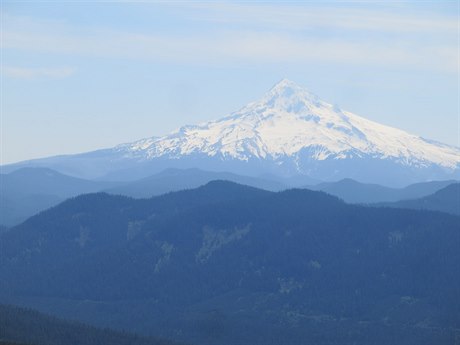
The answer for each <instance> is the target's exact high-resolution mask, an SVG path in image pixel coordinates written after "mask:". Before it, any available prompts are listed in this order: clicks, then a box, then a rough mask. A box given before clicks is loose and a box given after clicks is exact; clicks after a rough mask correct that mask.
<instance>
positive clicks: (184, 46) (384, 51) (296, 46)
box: [3, 30, 458, 74]
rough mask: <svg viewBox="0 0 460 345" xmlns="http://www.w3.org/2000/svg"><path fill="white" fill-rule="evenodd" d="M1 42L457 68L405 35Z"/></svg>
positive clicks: (189, 58)
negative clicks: (383, 38) (387, 37)
mask: <svg viewBox="0 0 460 345" xmlns="http://www.w3.org/2000/svg"><path fill="white" fill-rule="evenodd" d="M3 47H4V49H18V50H26V51H33V52H42V53H49V52H51V53H57V54H71V55H75V54H77V55H82V56H90V57H105V58H128V59H141V60H151V61H163V62H165V61H166V62H175V63H186V64H187V63H192V64H193V63H195V64H196V63H208V64H209V63H211V64H220V63H299V62H300V63H302V62H310V61H312V62H317V61H328V62H335V63H346V64H368V65H378V66H404V67H411V68H418V69H429V70H438V71H443V72H455V73H456V72H457V58H458V56H457V54H458V52H457V47H456V46H450V45H447V44H437V43H432V44H431V45H430V44H429V43H426V44H423V45H420V44H416V43H414V42H411V41H407V40H404V39H400V40H393V41H383V42H382V41H380V42H374V41H372V40H365V41H358V40H345V39H327V40H322V39H318V38H316V39H313V38H309V37H298V36H296V35H289V34H282V33H281V34H280V33H276V34H274V33H270V32H254V31H227V32H221V33H218V34H208V35H206V36H203V35H188V36H186V37H184V36H179V35H176V36H172V35H153V34H150V35H145V34H133V33H124V32H117V31H108V30H104V31H99V32H92V33H91V34H79V35H77V34H59V33H56V32H38V33H37V32H24V31H22V32H10V31H8V30H5V31H4V33H3ZM17 74H20V73H17ZM25 74H27V73H25ZM64 74H65V73H64Z"/></svg>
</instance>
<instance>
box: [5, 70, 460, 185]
mask: <svg viewBox="0 0 460 345" xmlns="http://www.w3.org/2000/svg"><path fill="white" fill-rule="evenodd" d="M24 166H28V167H31V166H40V167H48V168H51V169H54V170H57V171H59V172H62V173H64V174H68V175H72V176H77V177H84V178H105V179H111V180H115V181H119V180H134V179H138V178H143V177H146V176H149V175H152V174H154V173H157V172H159V171H161V170H164V169H167V168H179V169H184V168H200V169H204V170H209V171H227V172H231V173H236V174H243V175H252V176H260V175H267V174H268V175H271V176H277V178H278V177H281V178H284V177H293V178H294V177H295V178H297V177H299V176H300V177H301V179H302V180H303V181H307V180H308V181H313V180H315V181H318V180H323V181H336V180H340V179H343V178H353V179H355V180H358V181H361V182H367V183H380V184H385V185H389V186H390V185H391V186H403V185H407V184H410V183H415V182H422V181H427V180H445V179H460V149H459V148H457V147H452V146H448V145H444V144H441V143H438V142H434V141H430V140H427V139H423V138H421V137H419V136H416V135H413V134H409V133H407V132H405V131H402V130H399V129H396V128H392V127H388V126H384V125H381V124H378V123H376V122H373V121H370V120H367V119H365V118H362V117H360V116H358V115H355V114H353V113H350V112H348V111H345V110H342V109H339V108H338V107H337V106H333V105H331V104H329V103H327V102H324V101H322V100H320V99H319V98H318V97H316V96H315V95H313V94H312V93H310V92H308V91H307V90H305V89H304V88H302V87H300V86H299V85H297V84H295V83H294V82H292V81H289V80H286V79H284V80H282V81H280V82H279V83H277V84H276V85H275V86H274V87H273V88H272V89H271V90H270V91H268V92H267V93H266V94H265V95H264V96H263V97H262V98H261V99H260V100H258V101H255V102H252V103H250V104H248V105H247V106H245V107H243V108H242V109H240V110H239V111H236V112H234V113H232V114H230V115H228V116H225V117H223V118H221V119H219V120H216V121H211V122H207V123H202V124H199V125H192V126H184V127H182V128H180V129H179V130H177V131H175V132H173V133H171V134H169V135H166V136H163V137H152V138H147V139H143V140H139V141H136V142H134V143H128V144H122V145H118V146H116V147H114V148H110V149H105V150H98V151H93V152H87V153H83V154H78V155H68V156H56V157H48V158H43V159H38V160H32V161H26V162H20V163H17V164H14V165H10V166H3V167H2V171H3V172H8V171H12V170H14V169H17V168H19V167H24ZM309 183H310V182H309Z"/></svg>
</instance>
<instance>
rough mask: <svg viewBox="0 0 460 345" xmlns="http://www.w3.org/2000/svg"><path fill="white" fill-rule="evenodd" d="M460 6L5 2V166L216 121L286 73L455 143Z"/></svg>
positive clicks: (332, 97) (353, 107) (375, 115)
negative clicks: (187, 125) (188, 125)
mask: <svg viewBox="0 0 460 345" xmlns="http://www.w3.org/2000/svg"><path fill="white" fill-rule="evenodd" d="M458 6H459V5H458V2H457V1H432V2H426V1H404V2H395V1H385V2H378V1H362V2H361V1H354V2H344V1H341V2H338V1H322V2H314V1H303V2H301V1H297V2H275V1H270V2H267V1H265V2H263V1H239V2H210V1H208V2H198V1H168V2H164V1H163V2H161V1H157V2H153V1H142V2H136V1H116V2H113V1H111V2H109V1H98V2H92V1H24V2H21V1H17V0H15V1H8V0H3V2H2V8H1V15H2V18H1V19H2V20H1V23H2V37H1V43H2V64H1V67H2V68H1V79H2V90H1V93H2V119H1V120H2V122H1V144H2V147H1V161H0V163H1V164H6V163H11V162H16V161H20V160H25V159H31V158H38V157H44V156H50V155H57V154H66V153H77V152H84V151H89V150H94V149H98V148H105V147H111V146H114V145H116V144H119V143H124V142H129V141H134V140H137V139H140V138H144V137H149V136H159V135H163V134H167V133H168V132H170V131H172V130H174V129H175V128H177V127H180V126H182V125H184V124H192V123H197V122H202V121H207V120H212V119H216V118H219V117H221V116H223V115H226V114H227V113H229V112H232V111H234V110H237V109H239V108H240V107H241V106H243V105H245V104H246V103H247V102H249V101H252V100H255V99H257V98H259V97H260V96H261V95H262V94H263V93H264V92H265V91H267V90H268V89H269V88H270V87H271V86H272V85H273V84H274V83H276V82H277V81H278V80H280V79H282V78H288V79H291V80H293V81H296V82H297V83H299V84H301V85H303V86H305V87H307V88H308V89H309V90H310V91H311V92H313V93H315V94H317V95H318V96H319V97H320V98H322V99H324V100H325V101H328V102H330V103H336V104H338V105H339V106H340V107H341V108H343V109H346V110H349V111H352V112H354V113H356V114H358V115H361V116H363V117H366V118H369V119H371V120H374V121H377V122H380V123H383V124H387V125H391V126H394V127H398V128H401V129H404V130H406V131H409V132H411V133H414V134H417V135H421V136H423V137H427V138H430V139H435V140H438V141H441V142H445V143H447V144H451V145H456V146H459V145H460V139H459V114H458V101H459V100H458V98H459V96H458V92H459V89H458V78H459V69H458V60H459V50H458V42H459V31H458V28H459V26H458V18H459V16H458V14H459V12H458Z"/></svg>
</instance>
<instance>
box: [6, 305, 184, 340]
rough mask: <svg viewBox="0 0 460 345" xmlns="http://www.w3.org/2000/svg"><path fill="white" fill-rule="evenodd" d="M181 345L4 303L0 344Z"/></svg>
mask: <svg viewBox="0 0 460 345" xmlns="http://www.w3.org/2000/svg"><path fill="white" fill-rule="evenodd" d="M26 344H27V345H179V344H177V343H173V342H170V341H166V340H161V339H153V338H145V337H139V336H136V335H133V334H129V333H123V332H116V331H112V330H109V329H99V328H95V327H91V326H88V325H85V324H82V323H79V322H70V321H65V320H61V319H58V318H56V317H52V316H48V315H45V314H42V313H39V312H37V311H34V310H30V309H24V308H18V307H15V306H11V305H1V304H0V345H26Z"/></svg>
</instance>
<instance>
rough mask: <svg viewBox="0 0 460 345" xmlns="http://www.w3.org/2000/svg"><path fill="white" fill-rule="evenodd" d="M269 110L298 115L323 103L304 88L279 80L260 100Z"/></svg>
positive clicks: (286, 80)
mask: <svg viewBox="0 0 460 345" xmlns="http://www.w3.org/2000/svg"><path fill="white" fill-rule="evenodd" d="M261 102H262V103H264V104H265V105H266V106H268V107H269V108H273V109H278V110H284V111H286V112H289V113H299V112H302V111H305V110H311V109H312V107H319V106H321V104H322V103H323V102H321V101H320V100H319V98H318V97H317V96H316V95H314V94H313V93H311V92H309V91H308V90H307V89H306V88H304V87H302V86H300V85H299V84H297V83H295V82H293V81H291V80H289V79H281V80H280V81H279V82H278V83H276V84H275V85H274V86H273V87H272V88H271V89H270V90H269V91H268V92H267V93H266V94H265V95H264V96H263V97H262V99H261Z"/></svg>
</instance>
